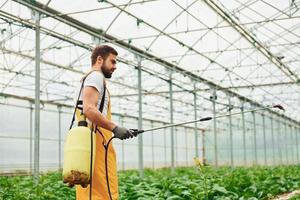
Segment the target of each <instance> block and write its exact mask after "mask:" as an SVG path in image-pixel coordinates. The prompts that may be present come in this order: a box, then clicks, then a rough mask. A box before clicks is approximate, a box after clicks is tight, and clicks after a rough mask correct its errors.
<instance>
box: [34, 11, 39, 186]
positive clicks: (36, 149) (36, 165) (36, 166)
mask: <svg viewBox="0 0 300 200" xmlns="http://www.w3.org/2000/svg"><path fill="white" fill-rule="evenodd" d="M34 128H35V134H34V178H35V182H36V183H38V182H39V170H40V13H38V12H36V13H35V126H34Z"/></svg>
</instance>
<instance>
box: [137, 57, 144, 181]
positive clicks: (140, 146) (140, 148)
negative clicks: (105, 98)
mask: <svg viewBox="0 0 300 200" xmlns="http://www.w3.org/2000/svg"><path fill="white" fill-rule="evenodd" d="M136 58H137V60H138V93H139V121H138V128H139V129H140V130H141V129H143V107H142V65H141V62H142V60H141V57H139V56H137V57H136ZM138 152H139V153H138V154H139V172H140V177H144V163H143V162H144V159H143V134H139V136H138Z"/></svg>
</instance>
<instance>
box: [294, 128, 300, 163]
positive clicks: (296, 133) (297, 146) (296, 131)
mask: <svg viewBox="0 0 300 200" xmlns="http://www.w3.org/2000/svg"><path fill="white" fill-rule="evenodd" d="M298 132H299V127H297V126H295V135H296V150H297V151H296V153H297V164H299V145H298V144H299V142H298V139H299V137H298Z"/></svg>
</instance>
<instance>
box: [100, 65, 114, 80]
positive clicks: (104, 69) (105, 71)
mask: <svg viewBox="0 0 300 200" xmlns="http://www.w3.org/2000/svg"><path fill="white" fill-rule="evenodd" d="M101 70H102V73H103V75H104V77H105V78H111V75H112V72H111V71H110V70H109V69H108V68H107V67H106V65H104V64H103V65H102V66H101Z"/></svg>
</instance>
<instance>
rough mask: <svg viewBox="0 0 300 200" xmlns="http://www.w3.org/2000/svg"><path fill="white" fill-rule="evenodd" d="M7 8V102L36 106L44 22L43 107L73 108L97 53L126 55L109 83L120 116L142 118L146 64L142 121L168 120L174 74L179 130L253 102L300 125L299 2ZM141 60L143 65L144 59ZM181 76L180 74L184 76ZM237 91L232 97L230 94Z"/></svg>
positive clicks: (162, 0)
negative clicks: (278, 108)
mask: <svg viewBox="0 0 300 200" xmlns="http://www.w3.org/2000/svg"><path fill="white" fill-rule="evenodd" d="M65 4H66V1H59V0H42V1H30V0H28V1H21V0H19V1H18V0H15V1H12V0H0V8H1V9H0V35H1V41H0V44H1V45H0V46H1V47H0V49H1V51H0V71H1V73H0V91H1V92H0V93H1V94H5V95H17V96H20V97H29V98H34V95H35V82H34V81H35V46H36V45H35V23H36V22H35V21H36V17H35V16H36V14H35V12H33V11H37V10H38V11H40V12H41V13H42V15H41V20H40V28H41V35H40V55H41V81H40V88H41V100H44V101H49V102H56V103H63V104H67V105H72V104H73V93H74V90H75V87H76V86H77V85H78V80H79V79H80V77H81V76H82V74H83V73H84V72H86V71H88V69H89V67H90V49H91V48H93V47H94V46H95V45H97V44H99V43H103V42H106V43H109V44H111V45H112V46H114V47H115V48H116V49H117V50H118V52H119V63H118V69H117V71H116V72H115V74H114V76H113V78H112V79H111V80H110V84H109V89H110V91H111V95H112V100H113V105H114V112H117V113H121V114H130V115H137V114H138V89H137V88H138V79H137V77H138V75H137V70H136V68H137V66H138V63H139V56H140V57H141V66H142V69H143V72H142V89H143V91H142V92H143V110H144V113H143V116H144V117H148V118H156V119H161V120H163V121H168V120H167V119H169V115H170V114H169V107H170V106H169V82H168V80H169V79H170V73H171V72H172V81H173V88H172V89H173V98H174V110H175V115H174V117H175V118H174V119H175V121H182V120H187V119H193V109H194V96H193V92H195V91H196V94H197V105H198V107H199V115H201V116H205V115H206V114H211V110H212V108H211V106H212V104H211V102H210V101H209V97H210V96H211V95H212V93H213V90H214V88H216V89H217V95H218V97H219V98H218V100H217V102H218V105H219V106H220V108H219V111H220V112H221V111H222V109H223V108H224V107H226V106H228V105H227V104H228V99H229V98H231V99H232V100H231V103H233V104H234V105H235V106H236V107H239V106H240V105H241V101H240V100H239V99H238V98H237V97H236V96H235V95H234V94H237V95H239V96H244V97H247V98H248V99H250V100H252V101H255V102H257V103H259V104H261V105H270V104H277V103H279V104H282V105H283V106H285V107H286V112H285V113H284V114H285V115H286V116H289V117H291V118H293V119H295V120H297V121H299V120H300V115H299V114H298V113H299V111H300V109H299V105H300V102H299V99H300V95H299V91H300V90H299V83H300V82H299V81H300V80H299V77H300V68H299V64H300V60H299V55H300V48H299V42H300V40H299V39H300V12H299V8H300V1H297V0H291V1H279V0H276V1H268V0H243V1H242V0H219V1H212V0H203V1H198V0H176V1H175V0H127V1H122V0H118V1H117V0H114V1H110V0H98V1H89V2H88V3H87V1H84V0H76V1H72V3H69V4H68V5H65ZM137 54H138V56H137ZM175 67H176V68H175ZM231 92H233V93H231Z"/></svg>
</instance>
